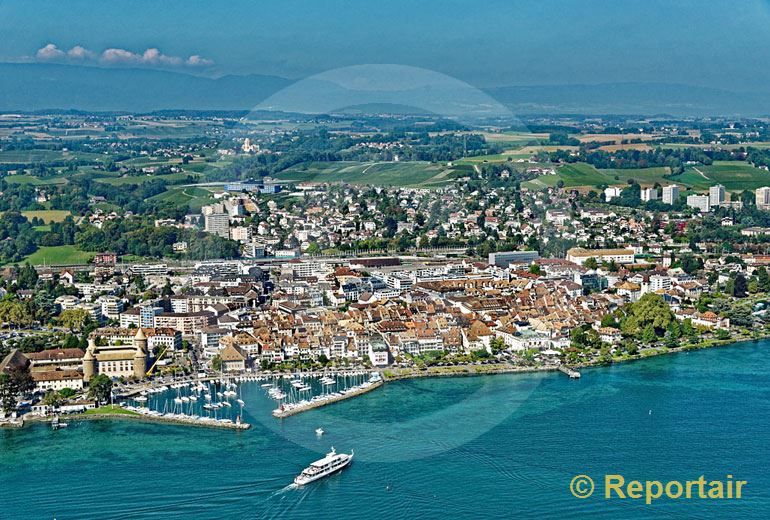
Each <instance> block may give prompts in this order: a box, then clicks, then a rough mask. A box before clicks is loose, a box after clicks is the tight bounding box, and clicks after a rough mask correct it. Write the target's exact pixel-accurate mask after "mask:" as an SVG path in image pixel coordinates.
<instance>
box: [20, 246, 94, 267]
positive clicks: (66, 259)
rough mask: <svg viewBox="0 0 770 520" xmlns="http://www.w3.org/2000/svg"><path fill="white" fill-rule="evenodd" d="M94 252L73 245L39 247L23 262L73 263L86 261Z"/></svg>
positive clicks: (40, 263)
mask: <svg viewBox="0 0 770 520" xmlns="http://www.w3.org/2000/svg"><path fill="white" fill-rule="evenodd" d="M93 257H94V253H89V252H86V251H81V250H79V249H78V248H77V247H75V246H52V247H41V248H40V249H38V250H37V251H35V252H34V253H32V254H31V255H29V256H28V257H27V258H25V259H24V261H25V262H29V263H30V264H32V265H43V264H45V265H74V264H85V263H88V261H89V260H91V259H92V258H93Z"/></svg>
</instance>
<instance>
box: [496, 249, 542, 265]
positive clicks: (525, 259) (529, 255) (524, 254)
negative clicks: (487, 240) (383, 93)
mask: <svg viewBox="0 0 770 520" xmlns="http://www.w3.org/2000/svg"><path fill="white" fill-rule="evenodd" d="M538 258H540V253H538V252H537V251H504V252H500V253H489V265H496V266H497V267H508V266H509V265H510V264H531V263H532V262H534V261H535V260H537V259H538Z"/></svg>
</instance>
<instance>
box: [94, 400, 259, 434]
mask: <svg viewBox="0 0 770 520" xmlns="http://www.w3.org/2000/svg"><path fill="white" fill-rule="evenodd" d="M122 408H123V409H125V410H128V411H129V412H134V414H136V415H134V414H103V415H100V414H94V415H92V416H90V417H93V418H99V417H101V416H104V417H110V418H114V417H119V418H127V419H128V418H131V419H144V420H148V421H154V422H163V423H171V424H185V425H191V426H207V427H210V428H226V429H230V430H248V429H249V428H251V424H249V423H245V422H241V421H240V420H236V421H233V420H231V419H215V418H213V417H205V416H201V415H186V414H182V413H166V414H163V413H160V412H156V411H154V410H150V409H149V408H144V407H138V406H123V407H122ZM83 417H88V416H81V417H80V418H83Z"/></svg>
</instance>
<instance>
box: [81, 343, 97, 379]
mask: <svg viewBox="0 0 770 520" xmlns="http://www.w3.org/2000/svg"><path fill="white" fill-rule="evenodd" d="M95 352H96V340H95V339H94V338H88V347H87V348H86V354H85V355H84V356H83V379H84V380H86V381H88V380H90V379H91V378H92V377H93V376H94V375H96V356H94V354H95Z"/></svg>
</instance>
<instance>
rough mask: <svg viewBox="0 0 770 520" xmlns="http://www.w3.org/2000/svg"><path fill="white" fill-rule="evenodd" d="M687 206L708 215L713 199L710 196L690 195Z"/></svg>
mask: <svg viewBox="0 0 770 520" xmlns="http://www.w3.org/2000/svg"><path fill="white" fill-rule="evenodd" d="M687 206H688V207H690V208H693V209H697V210H699V211H700V212H701V213H708V212H709V211H711V198H710V196H709V195H688V196H687Z"/></svg>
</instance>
